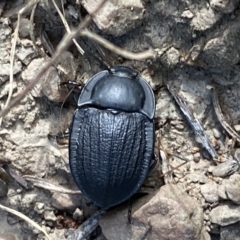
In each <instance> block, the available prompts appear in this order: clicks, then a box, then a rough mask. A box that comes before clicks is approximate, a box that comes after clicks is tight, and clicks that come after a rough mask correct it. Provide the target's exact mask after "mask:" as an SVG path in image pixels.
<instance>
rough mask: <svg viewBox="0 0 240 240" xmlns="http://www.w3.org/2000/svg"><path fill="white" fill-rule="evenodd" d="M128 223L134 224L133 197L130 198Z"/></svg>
mask: <svg viewBox="0 0 240 240" xmlns="http://www.w3.org/2000/svg"><path fill="white" fill-rule="evenodd" d="M127 217H128V223H129V224H132V199H131V198H129V200H128V216H127Z"/></svg>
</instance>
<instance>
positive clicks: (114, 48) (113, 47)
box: [80, 29, 157, 60]
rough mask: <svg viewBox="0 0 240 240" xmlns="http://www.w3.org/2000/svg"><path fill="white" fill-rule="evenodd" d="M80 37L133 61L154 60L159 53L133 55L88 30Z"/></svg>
mask: <svg viewBox="0 0 240 240" xmlns="http://www.w3.org/2000/svg"><path fill="white" fill-rule="evenodd" d="M80 35H81V36H86V37H89V38H91V39H93V40H94V41H95V42H97V43H98V44H100V45H102V46H103V47H105V48H107V49H109V50H110V51H112V52H114V53H116V54H118V55H120V56H122V57H124V58H128V59H132V60H144V59H146V58H154V57H156V56H157V53H156V52H155V51H154V50H147V51H144V52H140V53H133V52H130V51H127V50H124V49H122V48H120V47H118V46H116V45H114V44H112V43H111V42H109V41H108V40H106V39H104V38H102V37H101V36H99V35H97V34H96V33H93V32H91V31H89V30H87V29H84V30H82V31H81V33H80Z"/></svg>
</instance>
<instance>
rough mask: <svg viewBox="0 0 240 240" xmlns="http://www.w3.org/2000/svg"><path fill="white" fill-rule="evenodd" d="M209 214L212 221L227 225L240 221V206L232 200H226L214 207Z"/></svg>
mask: <svg viewBox="0 0 240 240" xmlns="http://www.w3.org/2000/svg"><path fill="white" fill-rule="evenodd" d="M209 216H210V221H211V222H212V223H216V224H218V225H220V226H227V225H230V224H233V223H236V222H239V221H240V206H239V205H236V204H234V203H231V202H225V203H224V204H221V205H219V206H217V207H215V208H213V209H212V211H211V212H210V214H209Z"/></svg>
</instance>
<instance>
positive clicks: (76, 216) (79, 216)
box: [73, 208, 84, 222]
mask: <svg viewBox="0 0 240 240" xmlns="http://www.w3.org/2000/svg"><path fill="white" fill-rule="evenodd" d="M73 219H74V220H77V221H79V222H82V221H83V219H84V215H83V211H82V210H80V209H79V208H76V210H75V211H74V213H73Z"/></svg>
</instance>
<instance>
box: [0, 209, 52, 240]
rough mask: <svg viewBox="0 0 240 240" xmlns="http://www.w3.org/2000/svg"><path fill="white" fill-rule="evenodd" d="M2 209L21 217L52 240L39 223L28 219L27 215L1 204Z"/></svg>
mask: <svg viewBox="0 0 240 240" xmlns="http://www.w3.org/2000/svg"><path fill="white" fill-rule="evenodd" d="M0 209H2V210H4V211H6V212H9V213H12V214H14V215H16V216H18V217H20V218H21V219H23V220H25V221H26V222H28V223H29V224H31V225H32V226H33V227H35V228H37V229H38V230H39V231H41V232H42V233H43V234H44V235H45V236H46V238H47V239H48V240H51V238H50V237H49V235H48V234H47V232H46V231H45V230H44V229H43V228H42V227H41V226H39V225H38V224H37V223H35V222H34V221H33V220H31V219H30V218H29V217H27V216H26V215H24V214H22V213H21V212H18V211H16V210H14V209H11V208H8V207H5V206H3V205H1V204H0Z"/></svg>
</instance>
